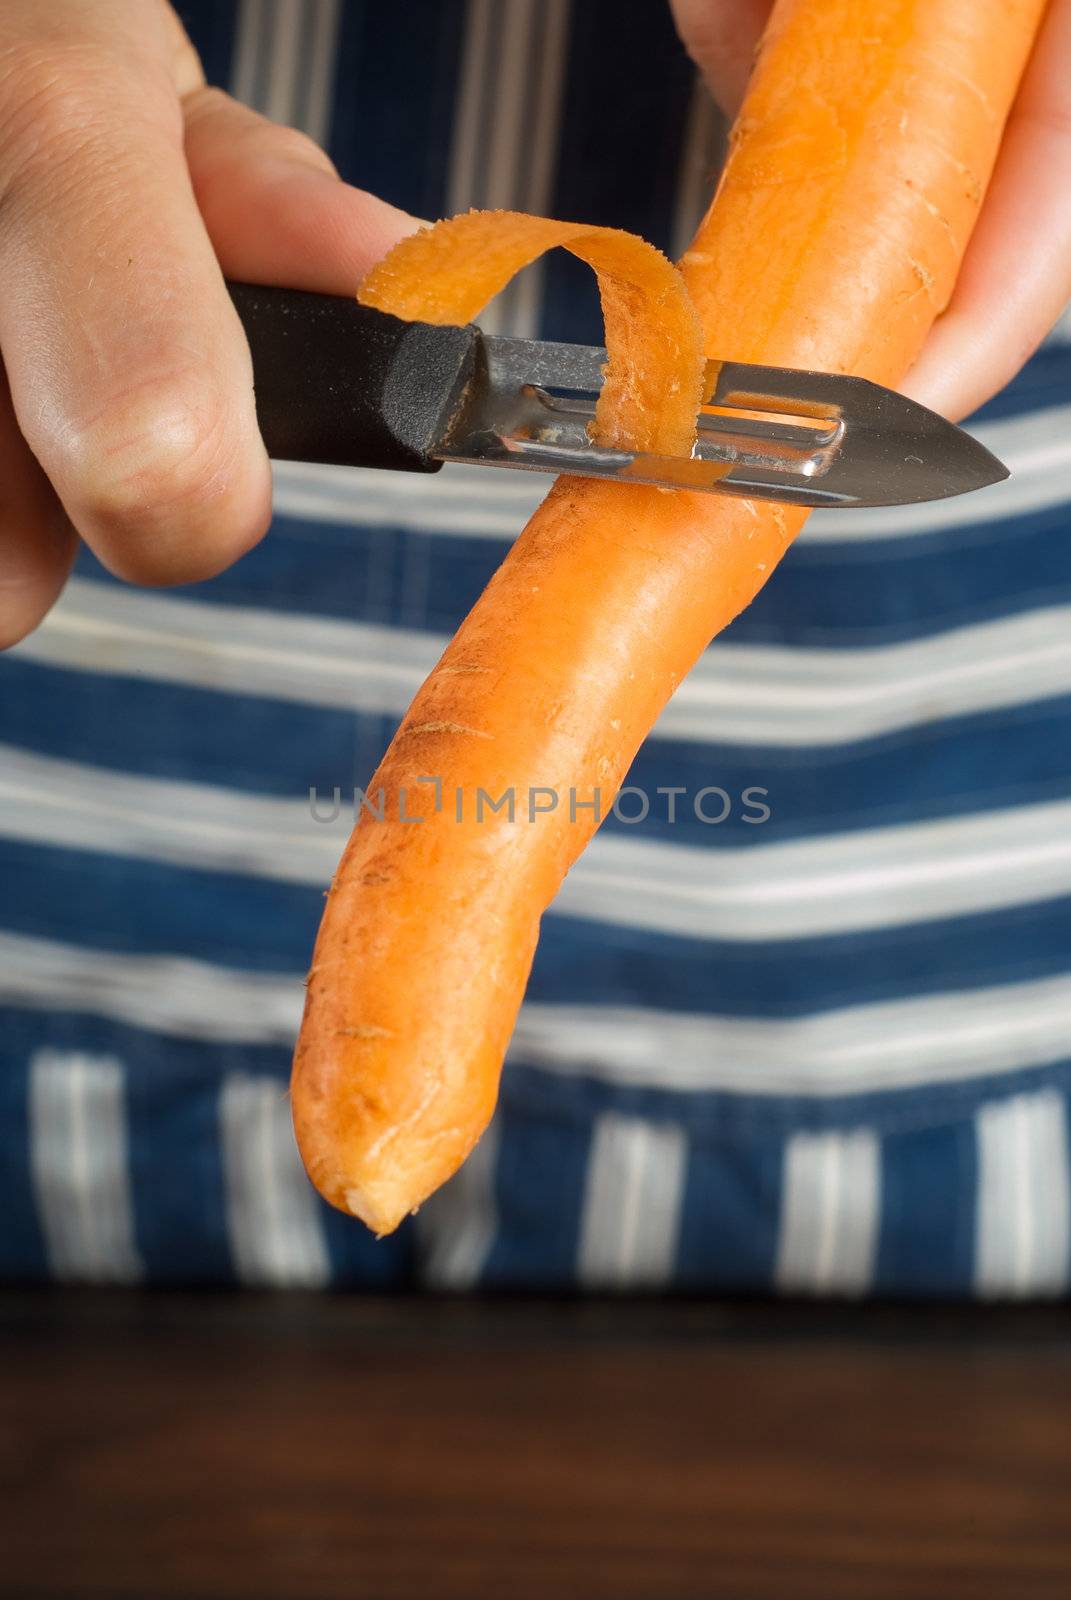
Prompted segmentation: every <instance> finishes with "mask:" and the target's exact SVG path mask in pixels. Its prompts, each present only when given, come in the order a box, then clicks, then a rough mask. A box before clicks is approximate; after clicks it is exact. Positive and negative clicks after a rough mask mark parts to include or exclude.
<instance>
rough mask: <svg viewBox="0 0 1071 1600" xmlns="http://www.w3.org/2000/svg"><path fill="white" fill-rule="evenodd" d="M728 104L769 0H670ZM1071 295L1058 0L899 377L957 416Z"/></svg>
mask: <svg viewBox="0 0 1071 1600" xmlns="http://www.w3.org/2000/svg"><path fill="white" fill-rule="evenodd" d="M670 4H671V6H672V9H673V13H674V16H675V17H676V21H677V27H678V30H679V32H680V35H681V38H682V40H683V41H684V44H685V47H686V48H687V50H688V52H689V54H690V55H691V56H692V58H693V60H694V61H695V62H696V64H697V66H698V67H699V68H700V70H701V71H702V73H703V75H704V77H705V78H706V81H707V83H708V85H709V87H710V90H711V92H712V94H713V95H714V97H715V99H716V100H717V101H718V103H719V105H720V106H721V107H722V109H723V110H724V111H726V112H727V113H728V114H730V115H732V114H734V113H735V112H736V110H737V108H738V106H739V104H740V102H741V100H742V99H743V96H744V89H745V86H746V83H747V78H748V74H749V72H750V70H751V62H752V58H753V55H754V50H755V45H756V43H757V41H758V38H759V35H760V33H761V32H762V28H763V25H764V23H765V21H766V17H767V15H768V14H769V11H770V6H771V0H670ZM1069 299H1071V0H1050V4H1049V9H1048V11H1047V13H1046V17H1045V21H1044V23H1043V25H1042V29H1041V33H1040V35H1039V37H1038V41H1037V44H1036V46H1035V49H1034V53H1033V56H1032V58H1031V61H1030V65H1029V66H1028V68H1027V71H1026V75H1025V77H1024V79H1023V82H1022V85H1021V87H1020V90H1019V95H1018V99H1017V100H1016V103H1015V106H1014V108H1013V110H1012V114H1011V116H1010V118H1009V119H1008V123H1007V126H1006V127H1005V130H1004V140H1003V144H1002V146H1001V150H1000V155H999V157H998V160H997V165H996V169H995V171H994V173H993V178H992V181H991V183H990V185H989V189H988V191H987V193H986V196H985V200H984V201H983V204H982V209H981V213H980V215H979V217H978V221H977V223H976V225H975V228H974V232H973V234H972V235H971V240H970V244H969V245H968V247H967V252H966V255H965V257H964V260H963V265H962V267H961V268H960V273H959V278H958V280H957V283H956V287H955V290H954V292H953V295H952V300H951V302H950V304H949V306H948V308H947V310H946V311H945V312H944V313H943V314H942V315H941V316H940V317H939V318H938V320H937V322H936V323H935V324H934V327H933V329H932V331H931V333H930V335H929V338H928V339H927V341H926V344H925V345H924V347H923V349H922V353H921V355H920V356H919V359H918V361H917V362H916V363H915V365H914V366H913V367H912V369H911V371H910V372H909V373H908V374H907V377H906V379H905V381H904V382H903V383H902V384H901V385H900V387H901V388H902V389H903V391H904V393H905V394H909V395H911V396H912V397H913V398H914V399H916V400H921V401H922V402H923V403H924V404H925V405H928V406H931V407H932V408H933V409H934V410H935V411H939V412H941V414H942V415H943V416H946V417H950V418H951V419H952V420H953V421H958V420H959V418H961V417H964V416H967V415H968V414H969V413H970V412H972V411H974V410H975V408H976V407H977V406H980V405H981V404H982V402H983V401H984V400H987V399H988V398H989V396H990V395H992V394H995V393H996V392H997V390H998V389H1001V388H1002V387H1003V386H1004V384H1006V383H1007V382H1008V381H1009V380H1010V379H1011V378H1013V377H1014V376H1015V374H1016V373H1017V372H1018V371H1019V368H1020V367H1021V366H1022V365H1023V363H1024V362H1025V361H1026V359H1027V358H1028V357H1029V356H1030V355H1031V354H1032V353H1033V351H1034V350H1035V349H1036V348H1037V346H1038V345H1039V344H1040V342H1041V340H1042V339H1043V338H1044V337H1045V335H1046V334H1047V333H1048V332H1049V330H1050V328H1051V327H1052V326H1053V324H1054V323H1055V322H1056V320H1057V319H1058V317H1059V316H1060V314H1061V312H1062V311H1063V310H1064V309H1065V307H1066V306H1067V303H1068V300H1069Z"/></svg>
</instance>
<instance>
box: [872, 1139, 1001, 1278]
mask: <svg viewBox="0 0 1071 1600" xmlns="http://www.w3.org/2000/svg"><path fill="white" fill-rule="evenodd" d="M977 1169H978V1159H977V1152H976V1146H975V1136H974V1124H973V1122H972V1121H969V1120H965V1121H963V1122H960V1123H956V1124H950V1125H949V1126H947V1127H939V1128H917V1129H913V1130H912V1129H908V1130H906V1131H904V1132H901V1133H894V1134H890V1135H888V1136H887V1137H886V1138H885V1139H884V1140H883V1142H882V1194H881V1231H880V1236H879V1240H878V1253H877V1264H876V1268H875V1289H876V1291H877V1293H879V1294H908V1295H936V1296H944V1295H957V1294H964V1293H968V1292H969V1291H970V1287H971V1281H972V1273H973V1264H974V1223H975V1204H976V1194H977V1186H978V1170H977Z"/></svg>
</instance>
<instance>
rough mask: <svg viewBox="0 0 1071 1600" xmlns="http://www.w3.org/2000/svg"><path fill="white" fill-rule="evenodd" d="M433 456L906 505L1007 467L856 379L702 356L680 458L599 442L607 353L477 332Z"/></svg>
mask: <svg viewBox="0 0 1071 1600" xmlns="http://www.w3.org/2000/svg"><path fill="white" fill-rule="evenodd" d="M482 347H483V348H482V360H481V362H480V363H479V364H478V368H477V372H476V375H475V377H474V379H473V381H472V382H471V384H470V386H469V389H468V391H467V393H466V396H465V399H464V402H463V404H462V405H461V407H460V408H459V409H458V411H457V412H456V413H455V415H454V417H453V420H452V423H451V426H450V429H449V431H448V434H447V437H446V438H445V439H444V440H443V442H442V447H441V449H438V450H437V451H436V452H435V453H436V454H437V455H440V456H441V457H442V458H443V459H444V460H455V461H472V462H479V463H481V464H484V465H490V466H503V467H522V468H527V469H529V470H532V471H536V472H552V473H560V472H564V473H576V474H579V475H581V476H585V477H607V478H616V479H618V480H620V481H624V482H631V483H648V484H654V485H656V486H659V487H662V488H675V489H692V490H698V491H701V492H709V493H713V494H729V495H738V496H746V497H747V498H749V499H766V500H776V501H779V502H781V503H782V504H796V505H805V506H825V507H842V506H882V505H905V504H912V503H917V502H919V501H927V500H939V499H944V498H945V497H947V496H949V495H957V494H965V493H968V492H969V491H971V490H973V489H980V488H983V487H985V486H986V485H987V484H991V483H996V482H998V481H999V480H1000V479H1002V478H1006V477H1007V476H1008V470H1007V468H1006V467H1005V466H1004V465H1003V464H1002V463H1001V462H1000V461H998V460H997V458H996V457H995V456H994V455H992V454H991V453H990V452H989V451H988V450H987V449H986V448H985V446H984V445H982V444H980V443H979V442H978V441H977V440H976V439H973V438H972V437H971V436H970V434H968V433H966V432H964V430H963V429H962V428H958V427H956V426H955V424H954V423H951V422H949V421H947V420H946V419H945V418H944V417H941V416H939V415H938V414H937V413H936V412H934V411H930V410H928V409H927V407H925V406H923V405H920V404H919V403H918V402H917V401H914V400H909V399H908V398H907V397H906V396H904V395H900V394H897V393H896V392H895V391H893V390H891V389H886V388H883V387H882V386H881V385H880V384H876V383H871V382H869V381H868V380H867V379H865V378H856V377H851V376H847V375H844V374H840V373H825V372H811V371H806V370H803V369H797V368H791V367H768V366H757V365H750V364H746V363H741V362H732V361H724V362H723V361H712V362H709V363H708V366H707V374H706V384H705V400H704V404H703V408H702V410H701V411H700V414H699V419H698V429H697V438H696V445H695V448H694V450H693V454H692V455H691V456H690V457H679V456H665V455H656V454H649V453H631V452H628V451H622V450H607V449H604V448H602V447H600V446H597V445H594V444H592V443H591V440H590V437H589V426H590V423H591V419H592V417H593V415H594V411H595V402H596V400H597V398H598V391H599V388H600V386H601V383H602V372H603V368H604V366H605V363H606V351H605V350H603V349H600V348H598V347H595V346H588V345H570V344H554V343H550V342H546V341H544V342H540V341H534V340H523V339H510V338H504V337H498V336H491V335H486V336H484V338H483V340H482Z"/></svg>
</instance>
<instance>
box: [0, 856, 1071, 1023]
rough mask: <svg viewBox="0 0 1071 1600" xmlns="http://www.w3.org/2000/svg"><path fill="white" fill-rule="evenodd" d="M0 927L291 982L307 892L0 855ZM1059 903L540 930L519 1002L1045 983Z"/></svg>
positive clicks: (171, 870) (760, 1009)
mask: <svg viewBox="0 0 1071 1600" xmlns="http://www.w3.org/2000/svg"><path fill="white" fill-rule="evenodd" d="M0 876H2V877H3V880H4V882H5V885H6V896H5V899H6V904H5V907H4V910H3V919H2V920H3V926H4V927H5V928H7V929H10V930H11V931H12V932H17V933H23V934H29V935H32V936H35V937H38V938H51V939H58V940H61V941H66V942H70V943H73V944H83V945H88V946H90V947H93V948H96V949H103V950H115V951H126V952H129V953H131V954H140V953H148V952H167V953H171V954H175V955H185V956H189V957H191V958H194V959H199V960H202V961H207V962H211V963H215V964H219V965H222V966H232V967H236V968H239V969H247V970H257V971H269V972H279V973H282V974H286V975H295V974H297V973H300V972H303V971H304V970H305V968H306V967H307V965H308V960H309V955H310V952H311V949H312V943H313V938H314V935H315V932H316V928H317V926H318V923H319V919H320V913H321V910H322V906H323V899H322V895H321V892H320V891H319V890H318V889H314V888H304V887H300V886H296V885H292V884H286V883H279V882H275V881H270V880H263V879H256V878H245V877H237V876H230V875H228V874H224V873H215V872H201V871H191V870H189V869H182V868H176V867H168V866H162V865H160V864H158V863H155V862H143V861H134V860H125V859H123V858H120V857H115V856H108V855H99V854H96V853H94V852H89V851H87V852H80V851H75V850H63V849H58V848H57V849H50V848H45V847H41V846H37V845H19V844H13V843H11V842H10V841H2V842H0ZM1068 950H1071V897H1065V898H1062V899H1058V900H1053V901H1050V902H1045V903H1042V904H1037V905H1026V906H1019V907H1012V908H1010V909H1008V910H1000V911H995V912H989V913H986V914H984V915H979V916H973V917H959V918H951V919H948V920H942V921H937V922H932V923H920V924H917V925H911V926H909V927H903V928H881V929H878V930H877V931H874V932H866V933H854V932H853V933H845V934H838V935H835V936H830V937H823V938H813V939H791V940H763V941H761V942H756V943H753V944H752V943H727V942H723V941H720V940H716V939H710V940H706V939H697V938H682V937H676V936H671V935H666V934H660V933H654V932H652V931H651V930H649V929H645V928H635V927H617V926H614V927H607V926H606V925H604V924H602V923H598V922H587V921H581V920H579V919H572V918H565V917H560V916H558V915H556V914H555V913H554V912H553V911H552V912H551V913H550V914H548V916H547V917H546V919H545V925H544V937H543V939H542V940H541V941H540V945H539V949H538V951H537V954H536V960H535V965H534V967H533V971H532V978H531V982H530V985H529V993H530V995H531V996H532V998H533V999H536V1000H545V1001H560V1002H563V1003H580V1002H582V1001H588V1002H590V1003H592V1004H597V1005H610V1006H624V1005H638V1006H651V1007H657V1008H664V1009H667V1010H678V1011H690V1012H696V1011H698V1012H704V1011H705V1012H712V1013H716V1014H724V1015H730V1016H752V1017H778V1016H781V1017H789V1016H803V1015H807V1014H808V1013H811V1012H815V1011H822V1010H826V1009H830V1008H835V1007H838V1006H842V1005H862V1004H865V1003H867V1002H871V1001H878V1000H886V999H890V998H895V997H897V996H900V995H904V994H917V995H924V994H935V993H940V992H941V991H943V990H947V989H959V988H964V989H972V988H978V987H984V986H988V985H989V984H992V983H995V982H1004V983H1010V982H1014V981H1017V980H1026V979H1029V978H1038V977H1045V976H1050V975H1052V974H1054V973H1058V972H1061V971H1063V970H1065V969H1066V966H1067V952H1068Z"/></svg>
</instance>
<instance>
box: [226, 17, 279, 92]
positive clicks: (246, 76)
mask: <svg viewBox="0 0 1071 1600" xmlns="http://www.w3.org/2000/svg"><path fill="white" fill-rule="evenodd" d="M269 20H270V6H269V0H241V4H240V5H239V8H238V24H237V29H236V32H235V42H234V60H233V63H232V65H231V93H232V94H233V95H234V97H235V99H236V100H241V101H242V103H243V105H247V106H254V107H257V98H258V95H257V89H258V85H257V79H258V76H259V65H260V61H261V58H262V55H263V53H264V52H265V51H266V50H267V48H268V42H269V41H268V36H267V29H268V24H269Z"/></svg>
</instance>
